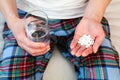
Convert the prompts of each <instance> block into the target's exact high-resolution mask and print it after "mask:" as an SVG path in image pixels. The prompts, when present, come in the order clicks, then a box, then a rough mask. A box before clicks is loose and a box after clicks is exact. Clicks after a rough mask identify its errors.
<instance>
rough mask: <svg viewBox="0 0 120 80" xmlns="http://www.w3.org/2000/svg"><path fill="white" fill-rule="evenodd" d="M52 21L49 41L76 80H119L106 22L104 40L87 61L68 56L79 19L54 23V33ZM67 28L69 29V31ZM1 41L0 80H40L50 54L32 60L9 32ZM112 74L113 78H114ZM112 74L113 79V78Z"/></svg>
mask: <svg viewBox="0 0 120 80" xmlns="http://www.w3.org/2000/svg"><path fill="white" fill-rule="evenodd" d="M80 19H81V18H80ZM54 21H55V20H50V27H51V28H52V31H51V35H52V41H54V42H55V44H56V45H57V46H58V48H59V50H61V53H62V54H63V56H64V57H65V58H67V59H68V60H69V61H70V62H72V63H73V64H74V65H75V67H76V71H77V72H78V77H79V80H105V79H106V80H107V79H108V80H119V79H120V78H119V74H120V73H119V66H118V63H119V62H118V61H119V60H118V58H119V57H118V54H117V52H116V51H115V50H114V48H113V47H112V45H111V42H110V40H109V37H110V32H109V25H108V23H107V22H106V20H102V24H103V27H104V30H105V32H106V38H105V40H104V41H103V43H102V45H101V47H100V48H99V51H98V52H97V53H96V54H91V55H89V56H87V57H75V56H72V55H71V54H70V47H69V45H70V42H71V40H72V37H73V33H74V27H75V26H76V25H77V23H78V19H77V20H76V19H75V20H74V19H72V20H70V21H68V20H63V21H62V20H57V21H55V24H56V23H57V24H56V25H57V28H56V29H55V30H54V29H53V28H54V26H55V27H56V25H53V23H54ZM72 22H74V23H75V24H73V23H72ZM68 24H69V25H72V26H71V27H69V26H68ZM58 25H59V26H58ZM60 33H61V34H60ZM4 40H5V45H4V50H3V53H2V56H1V57H0V80H2V79H4V80H5V79H6V80H11V79H16V80H19V79H25V80H27V79H28V80H30V79H32V80H36V79H35V78H36V77H35V76H36V75H39V78H40V75H42V74H43V72H44V70H45V68H46V66H47V63H48V61H49V59H50V57H51V52H48V53H47V54H45V55H42V56H37V57H33V56H31V55H30V54H29V53H27V52H26V51H25V50H23V49H22V48H20V47H19V46H18V44H17V42H16V40H15V38H14V37H13V35H12V32H11V31H6V32H4ZM53 46H54V45H53ZM115 73H116V75H114V74H115ZM112 74H113V75H114V77H112Z"/></svg>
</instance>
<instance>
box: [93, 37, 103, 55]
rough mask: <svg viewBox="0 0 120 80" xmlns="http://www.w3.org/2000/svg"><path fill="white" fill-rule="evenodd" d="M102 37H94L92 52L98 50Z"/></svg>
mask: <svg viewBox="0 0 120 80" xmlns="http://www.w3.org/2000/svg"><path fill="white" fill-rule="evenodd" d="M102 41H103V38H101V37H99V36H98V37H96V39H95V42H94V44H93V52H94V53H96V52H97V51H98V48H99V46H100V45H101V43H102Z"/></svg>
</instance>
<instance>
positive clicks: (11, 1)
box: [0, 0, 18, 22]
mask: <svg viewBox="0 0 120 80" xmlns="http://www.w3.org/2000/svg"><path fill="white" fill-rule="evenodd" d="M0 11H1V12H2V14H3V15H4V17H5V19H6V21H7V22H11V21H12V20H15V19H16V18H17V17H18V12H17V5H16V0H0Z"/></svg>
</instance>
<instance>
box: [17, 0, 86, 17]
mask: <svg viewBox="0 0 120 80" xmlns="http://www.w3.org/2000/svg"><path fill="white" fill-rule="evenodd" d="M85 1H86V0H20V1H19V4H18V8H20V9H22V10H24V11H26V12H28V11H31V10H37V9H41V10H42V11H44V12H45V13H47V15H48V17H49V18H52V19H69V18H76V17H81V16H83V13H84V10H85V7H86V4H87V3H85Z"/></svg>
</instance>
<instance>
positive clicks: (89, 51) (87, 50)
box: [82, 46, 93, 57]
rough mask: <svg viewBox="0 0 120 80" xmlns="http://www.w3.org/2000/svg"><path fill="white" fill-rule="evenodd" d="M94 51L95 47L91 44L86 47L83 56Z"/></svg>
mask: <svg viewBox="0 0 120 80" xmlns="http://www.w3.org/2000/svg"><path fill="white" fill-rule="evenodd" d="M92 52H93V48H92V46H90V47H89V48H87V49H85V50H84V51H83V52H82V56H84V57H85V56H88V55H89V54H91V53H92Z"/></svg>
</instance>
